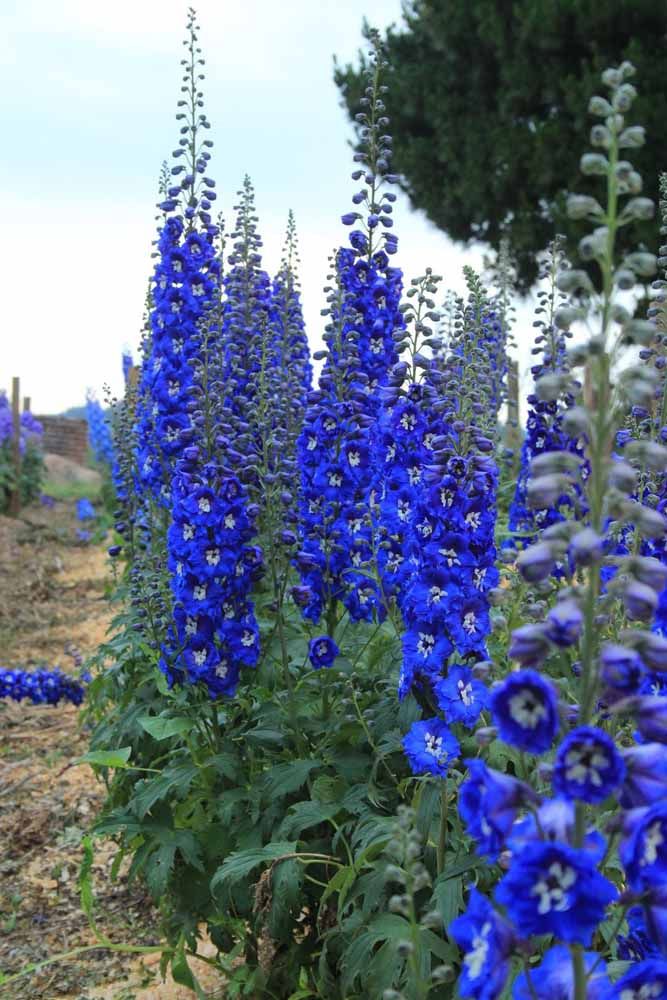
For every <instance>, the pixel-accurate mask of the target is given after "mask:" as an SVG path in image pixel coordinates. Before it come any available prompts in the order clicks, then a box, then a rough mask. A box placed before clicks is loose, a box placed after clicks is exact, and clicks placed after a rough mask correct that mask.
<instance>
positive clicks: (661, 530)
mask: <svg viewBox="0 0 667 1000" xmlns="http://www.w3.org/2000/svg"><path fill="white" fill-rule="evenodd" d="M632 518H633V520H634V523H635V527H636V528H637V531H638V532H639V533H640V535H643V536H644V537H645V538H662V537H663V536H664V534H665V531H666V530H667V522H665V519H664V517H663V516H662V514H659V513H658V511H657V510H653V509H652V508H651V507H645V506H644V505H643V504H633V507H632Z"/></svg>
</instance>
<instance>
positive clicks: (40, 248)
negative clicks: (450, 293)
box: [0, 0, 481, 413]
mask: <svg viewBox="0 0 667 1000" xmlns="http://www.w3.org/2000/svg"><path fill="white" fill-rule="evenodd" d="M400 6H401V5H400V0H363V2H362V3H359V2H357V0H336V2H331V3H324V2H322V0H282V2H280V3H278V2H276V0H243V2H238V0H237V2H230V0H200V3H199V4H197V10H198V14H199V22H200V26H201V34H200V41H201V45H202V48H203V55H204V57H205V58H206V80H205V82H204V96H205V101H206V110H207V113H208V116H209V119H210V120H211V122H212V126H213V127H212V131H211V137H212V138H213V139H214V141H215V147H214V149H213V151H212V152H213V159H212V161H211V174H212V176H213V177H215V178H216V179H217V182H218V192H219V196H218V197H219V201H218V205H220V206H221V208H222V209H223V211H224V212H225V214H226V215H227V216H228V217H229V216H230V215H231V214H232V205H233V204H234V203H235V192H236V190H237V189H238V188H239V186H240V184H241V181H242V179H243V175H244V173H245V172H248V173H249V174H250V175H251V177H252V179H253V182H254V184H255V188H256V192H257V208H258V214H259V218H260V231H261V234H262V236H263V239H264V250H265V255H264V264H265V266H266V268H267V270H269V271H271V272H273V271H274V270H275V269H276V267H277V265H278V262H279V256H280V247H281V244H282V240H283V235H284V228H285V223H286V218H287V211H288V209H289V208H292V209H293V210H294V212H295V215H296V221H297V227H298V232H299V238H300V244H301V257H302V262H303V263H302V273H301V278H302V284H303V300H304V310H305V315H306V323H307V327H308V333H309V337H310V341H311V345H313V346H317V345H318V343H319V340H320V335H321V329H322V319H321V317H320V314H319V313H320V308H321V306H322V293H321V287H322V285H323V284H324V280H325V276H326V271H327V256H328V254H329V253H330V252H331V251H332V249H333V248H334V247H335V246H336V245H339V244H340V243H341V242H343V241H344V240H345V239H346V236H347V233H348V230H346V229H344V227H343V226H342V225H341V223H340V216H341V214H342V213H343V212H345V211H348V210H349V209H350V196H351V194H352V193H353V191H354V189H355V185H354V183H353V182H352V181H351V179H350V176H349V175H350V171H351V169H352V163H351V151H350V147H349V140H350V138H351V135H352V130H351V127H350V125H349V122H348V121H347V119H346V116H345V113H344V112H343V110H342V108H341V107H340V103H339V95H338V92H337V89H336V87H335V85H334V83H333V79H332V57H333V55H334V53H335V54H336V55H338V57H339V59H341V60H343V61H345V60H349V59H352V58H354V57H355V54H356V51H357V49H358V47H359V45H360V43H361V23H362V17H363V16H364V15H366V16H367V17H368V19H369V20H370V21H371V23H372V24H375V25H377V26H378V27H379V28H385V27H386V26H387V25H388V24H390V23H391V22H396V21H397V20H400ZM185 19H186V5H185V4H184V3H180V2H175V0H132V2H129V0H113V2H110V0H59V2H58V3H54V2H53V0H3V2H2V5H1V6H0V88H1V90H2V93H3V98H4V100H3V107H2V110H1V111H0V117H1V118H2V137H3V154H2V156H1V157H0V219H1V228H2V239H1V240H0V274H1V275H2V288H3V310H2V318H1V329H2V333H1V334H0V343H1V344H2V348H1V351H0V362H1V364H0V369H1V372H2V375H1V377H0V388H2V387H3V386H4V387H5V388H8V387H9V384H10V379H11V376H12V375H19V376H20V377H21V382H22V391H23V393H24V394H28V395H30V396H31V397H32V399H33V408H34V410H35V411H36V412H38V413H49V412H58V411H60V410H62V409H64V408H66V407H69V406H74V405H79V404H81V403H82V402H83V401H84V396H85V390H86V387H88V386H90V387H91V388H93V389H94V390H96V391H97V392H98V393H101V387H102V384H103V383H104V382H109V383H110V384H111V385H112V388H114V389H118V388H119V387H120V383H121V367H120V366H121V351H122V348H123V346H124V345H128V346H130V347H131V348H133V349H136V346H137V343H138V339H139V329H140V323H141V314H142V306H143V301H144V295H145V290H146V282H147V278H148V275H149V273H150V260H149V255H150V249H151V240H152V238H153V235H154V226H155V222H154V219H155V208H154V206H155V202H156V199H157V178H158V173H159V169H160V164H161V162H162V160H163V159H164V158H166V157H168V156H169V154H170V151H171V150H172V149H173V148H174V147H175V145H176V140H177V138H178V129H177V124H176V121H175V118H174V114H175V106H176V100H177V99H178V97H179V96H180V95H179V87H180V75H181V67H180V65H179V60H180V59H181V50H182V45H181V40H182V38H183V36H184V26H185ZM394 231H395V232H396V234H397V236H398V238H399V253H398V255H397V256H396V258H394V260H395V262H396V263H397V264H398V265H400V266H401V267H402V268H403V270H404V272H405V274H406V278H408V279H409V278H410V277H413V276H415V275H417V274H419V273H421V272H423V270H424V268H425V267H426V266H427V265H431V266H432V267H433V268H434V269H435V270H437V271H438V272H439V273H441V274H443V275H444V277H445V285H447V286H449V287H455V288H457V289H461V288H462V278H461V268H462V266H463V264H464V263H467V262H469V263H472V264H473V265H479V263H480V261H481V256H480V254H479V252H475V251H469V252H467V253H462V252H461V251H460V250H458V249H455V248H454V247H453V246H452V244H451V243H450V242H449V241H448V240H447V239H446V238H445V237H444V236H443V235H442V234H441V233H439V232H438V231H437V230H435V229H434V228H433V227H432V226H431V225H430V224H429V223H427V222H426V220H425V219H424V218H423V217H422V216H421V215H420V214H418V213H415V212H413V211H411V210H410V208H409V206H408V204H407V203H406V201H405V199H401V200H400V202H399V205H398V207H397V211H396V223H395V230H394Z"/></svg>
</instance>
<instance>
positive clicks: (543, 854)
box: [496, 842, 618, 945]
mask: <svg viewBox="0 0 667 1000" xmlns="http://www.w3.org/2000/svg"><path fill="white" fill-rule="evenodd" d="M617 895H618V893H617V890H616V888H615V887H614V886H613V885H612V883H611V882H609V881H608V880H607V879H606V878H604V877H603V876H602V875H600V873H599V872H598V871H597V869H596V867H595V862H594V860H593V859H592V857H591V855H590V853H589V852H588V851H585V850H576V849H575V848H572V847H568V846H567V845H566V844H559V843H550V844H542V843H539V842H538V843H528V844H526V846H525V847H524V848H523V849H522V850H520V851H519V852H518V853H516V854H514V855H513V857H512V862H511V867H510V870H509V871H508V873H507V874H506V875H505V876H504V878H503V879H501V881H500V882H499V884H498V887H497V889H496V899H497V900H498V902H499V903H500V904H502V905H503V906H505V907H506V909H507V913H508V916H509V918H510V920H511V921H512V923H513V924H514V926H515V927H516V929H517V932H518V933H519V935H520V936H521V937H529V936H530V935H531V934H554V935H555V936H556V937H557V938H560V939H561V940H562V941H567V942H571V943H579V944H583V945H588V944H589V943H590V940H591V937H592V935H593V931H594V930H595V929H596V927H597V925H598V924H599V923H600V921H601V920H602V919H603V917H604V912H605V909H606V907H607V906H608V904H609V903H611V902H612V901H613V900H614V899H616V897H617Z"/></svg>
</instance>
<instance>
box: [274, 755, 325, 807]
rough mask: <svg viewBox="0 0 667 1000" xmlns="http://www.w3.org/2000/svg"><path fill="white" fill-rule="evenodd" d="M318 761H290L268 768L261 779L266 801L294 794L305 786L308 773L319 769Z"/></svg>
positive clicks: (320, 762) (319, 763)
mask: <svg viewBox="0 0 667 1000" xmlns="http://www.w3.org/2000/svg"><path fill="white" fill-rule="evenodd" d="M321 766H322V761H320V760H290V761H287V762H286V763H285V764H276V765H275V767H271V768H269V770H268V771H267V772H266V773H265V774H264V776H263V778H262V790H263V792H264V795H265V796H266V797H267V798H268V799H274V798H279V797H280V796H283V795H290V794H291V793H292V792H296V791H297V789H299V788H301V786H302V785H304V784H305V782H306V779H307V777H308V775H309V774H310V772H311V771H312V770H314V768H316V767H321Z"/></svg>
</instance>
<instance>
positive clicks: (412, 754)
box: [403, 719, 461, 778]
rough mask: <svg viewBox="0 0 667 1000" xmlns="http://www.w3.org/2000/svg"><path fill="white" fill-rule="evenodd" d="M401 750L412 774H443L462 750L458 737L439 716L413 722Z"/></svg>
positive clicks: (443, 776)
mask: <svg viewBox="0 0 667 1000" xmlns="http://www.w3.org/2000/svg"><path fill="white" fill-rule="evenodd" d="M403 750H404V752H405V756H406V757H407V758H408V762H409V764H410V768H411V770H412V773H413V774H434V775H435V776H436V777H438V778H445V777H446V776H447V771H448V769H449V765H450V763H451V761H452V760H455V759H456V758H457V757H458V756H459V754H460V753H461V747H460V746H459V741H458V740H457V739H456V737H455V736H454V734H453V733H452V731H451V730H450V728H449V726H447V725H446V724H445V723H444V722H442V720H441V719H423V720H422V721H421V722H415V723H413V724H412V726H411V727H410V731H409V732H408V733H407V735H406V736H405V737H404V739H403Z"/></svg>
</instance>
